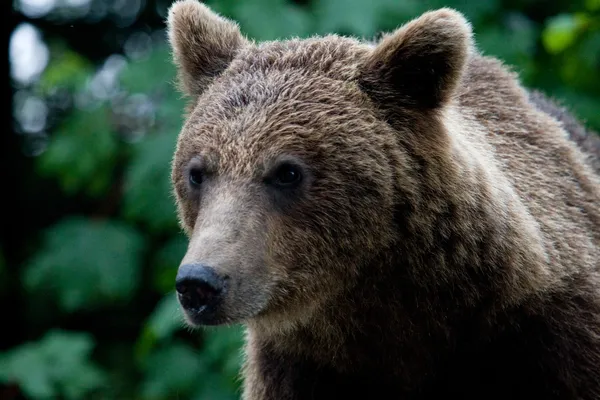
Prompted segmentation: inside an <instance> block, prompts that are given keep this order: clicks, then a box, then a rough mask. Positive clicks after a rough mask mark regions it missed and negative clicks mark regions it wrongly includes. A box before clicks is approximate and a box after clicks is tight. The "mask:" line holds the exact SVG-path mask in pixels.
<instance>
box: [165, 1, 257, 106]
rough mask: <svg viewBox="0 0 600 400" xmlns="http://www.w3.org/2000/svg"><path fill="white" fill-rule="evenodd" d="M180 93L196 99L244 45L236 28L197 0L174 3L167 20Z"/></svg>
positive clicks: (243, 39)
mask: <svg viewBox="0 0 600 400" xmlns="http://www.w3.org/2000/svg"><path fill="white" fill-rule="evenodd" d="M167 31H168V37H169V44H170V46H171V49H172V51H173V60H174V63H175V65H176V66H177V72H178V78H179V79H178V80H179V86H180V90H181V91H182V92H183V93H185V94H187V95H189V96H191V97H193V98H196V97H197V96H199V95H200V94H201V93H202V92H203V91H204V90H205V89H206V86H208V85H209V84H210V82H211V81H212V79H213V78H214V77H216V76H218V75H219V74H220V73H222V72H223V71H224V70H225V69H226V68H227V66H228V65H229V64H230V63H231V61H232V60H233V59H234V57H235V54H236V52H237V51H238V50H239V49H240V48H241V47H242V46H243V45H245V44H246V43H247V41H246V39H245V38H244V37H243V36H242V34H241V33H240V30H239V27H238V25H237V24H236V23H235V22H233V21H230V20H229V19H227V18H224V17H222V16H220V15H218V14H216V13H215V12H213V11H211V10H210V9H209V8H208V7H207V6H205V5H204V4H202V3H200V2H199V1H197V0H177V1H175V2H174V3H173V4H172V5H171V7H170V8H169V14H168V18H167Z"/></svg>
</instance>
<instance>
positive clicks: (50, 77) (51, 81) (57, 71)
mask: <svg viewBox="0 0 600 400" xmlns="http://www.w3.org/2000/svg"><path fill="white" fill-rule="evenodd" d="M50 54H51V55H52V56H51V59H50V62H49V63H48V66H47V67H46V69H45V70H44V73H43V75H42V76H41V78H40V81H39V85H40V89H41V90H42V91H43V92H45V93H47V92H49V91H50V90H51V89H53V88H55V87H59V86H60V87H65V88H69V89H77V88H79V87H81V86H83V84H84V83H85V80H86V79H87V78H88V77H89V76H90V75H91V74H92V73H93V68H92V65H91V63H90V62H89V61H88V60H86V59H85V58H84V57H82V56H81V55H79V54H78V53H76V52H74V51H73V50H71V49H68V48H66V46H65V45H64V44H63V43H51V52H50Z"/></svg>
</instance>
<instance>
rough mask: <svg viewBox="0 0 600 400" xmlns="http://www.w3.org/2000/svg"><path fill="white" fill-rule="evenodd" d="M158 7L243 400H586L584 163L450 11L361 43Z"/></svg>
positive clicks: (202, 235) (199, 219) (596, 186)
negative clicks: (254, 37)
mask: <svg viewBox="0 0 600 400" xmlns="http://www.w3.org/2000/svg"><path fill="white" fill-rule="evenodd" d="M168 24H169V32H170V35H169V37H170V40H171V43H172V44H173V49H174V59H175V62H176V64H177V65H178V68H179V71H180V77H181V78H180V79H181V83H182V89H183V90H184V91H185V93H187V94H188V95H190V96H191V97H192V100H191V103H192V110H193V111H191V113H190V115H189V116H188V119H187V121H186V123H185V126H184V127H183V129H182V133H181V135H180V138H179V141H178V145H177V149H176V153H175V158H174V161H173V175H172V177H173V183H174V188H175V193H176V196H177V204H178V211H179V215H180V218H181V223H182V226H183V228H184V229H185V231H186V232H187V233H188V235H189V236H190V245H189V249H188V252H187V254H186V256H185V258H184V260H183V261H182V263H190V262H194V263H199V262H201V263H203V264H207V265H210V266H212V267H213V268H215V270H217V271H218V272H219V273H220V274H222V275H224V276H227V277H228V278H229V279H230V280H231V284H230V288H233V289H230V290H229V291H228V292H227V295H226V298H225V300H224V302H223V305H222V307H221V309H220V310H219V313H218V314H217V316H216V317H215V319H214V320H213V321H212V322H211V323H218V324H220V323H235V322H244V323H245V324H246V326H247V344H246V355H247V360H246V363H245V366H244V378H245V381H244V382H245V384H244V394H243V397H244V399H246V400H259V399H260V400H266V399H325V398H332V396H334V397H335V398H346V399H348V398H361V399H362V398H379V397H382V396H383V397H386V398H387V397H389V394H388V393H392V394H393V398H403V399H438V398H440V397H442V396H444V397H446V396H458V398H463V399H479V398H487V399H506V398H513V399H531V398H544V399H589V400H591V399H597V398H599V397H600V276H599V274H600V261H599V260H600V179H599V177H598V175H596V174H595V173H594V171H593V169H592V168H591V167H590V166H589V165H588V164H586V161H585V159H586V156H585V155H584V153H582V151H581V150H580V148H579V147H578V145H577V143H575V142H573V141H572V140H570V139H569V135H568V133H567V132H566V131H565V130H564V129H563V127H562V125H561V123H560V122H559V121H558V120H556V119H554V118H553V116H552V114H548V113H547V112H544V109H543V108H540V109H538V108H537V107H536V106H535V105H534V104H533V103H531V102H530V100H529V95H528V93H527V92H526V91H525V90H524V89H522V87H521V86H520V84H519V81H518V79H517V77H516V76H515V75H514V74H513V73H511V72H509V71H508V69H507V68H506V67H504V66H503V65H502V64H501V63H500V62H499V61H497V60H494V59H492V58H488V57H483V56H481V55H479V54H478V52H477V50H476V48H475V46H474V44H473V42H472V39H471V29H470V26H469V24H468V22H467V21H465V19H464V18H463V17H462V15H460V14H459V13H457V12H456V11H453V10H449V9H441V10H437V11H434V12H430V13H426V14H424V15H423V16H422V17H420V18H419V19H416V20H414V21H411V22H409V23H407V24H406V25H404V26H402V27H400V28H399V29H398V30H396V31H395V32H393V33H392V34H390V35H388V36H386V37H385V38H384V39H383V40H382V41H381V42H380V43H378V44H376V45H375V46H372V45H369V44H366V43H362V42H359V41H358V40H355V39H351V38H342V37H338V36H335V35H330V36H326V37H314V38H309V39H304V40H300V39H293V40H287V41H273V42H266V43H259V44H255V43H251V42H250V41H248V40H247V39H245V38H243V37H242V35H241V34H240V33H239V30H238V29H237V27H236V25H235V24H234V23H232V22H230V21H228V20H226V19H224V18H222V17H218V16H216V15H215V14H214V13H212V12H211V11H210V10H208V8H206V7H205V6H202V5H200V4H199V3H197V2H195V1H194V0H184V1H178V2H176V3H175V4H174V5H173V6H172V8H171V10H170V13H169V20H168ZM282 160H287V161H291V162H293V163H295V164H297V165H299V166H301V168H302V171H303V172H304V179H303V181H302V183H301V185H300V186H299V187H298V188H296V189H295V190H294V191H293V192H285V193H284V192H280V191H278V190H276V189H273V188H272V187H269V186H268V185H267V184H266V183H265V182H267V181H268V178H269V177H270V176H271V174H272V173H273V171H274V170H275V169H276V168H277V166H278V165H280V163H281V161H282ZM190 168H193V169H196V170H201V171H202V172H203V176H204V178H203V182H202V186H201V187H200V188H192V187H190V185H189V183H188V174H189V171H190ZM378 396H379V397H378Z"/></svg>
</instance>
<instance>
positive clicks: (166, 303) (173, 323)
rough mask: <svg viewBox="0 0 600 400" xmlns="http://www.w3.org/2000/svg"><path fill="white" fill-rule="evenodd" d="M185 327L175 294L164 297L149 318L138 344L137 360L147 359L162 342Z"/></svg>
mask: <svg viewBox="0 0 600 400" xmlns="http://www.w3.org/2000/svg"><path fill="white" fill-rule="evenodd" d="M183 326H184V320H183V316H182V314H181V310H180V309H179V302H178V301H177V296H176V294H175V292H171V293H169V294H168V295H166V296H165V297H163V298H162V299H161V300H160V301H159V302H158V304H157V305H156V307H155V308H154V311H153V312H152V314H151V315H150V317H148V320H147V321H146V324H145V326H144V329H143V331H142V335H141V336H140V338H139V339H138V342H137V344H136V354H137V358H138V359H140V360H143V359H145V358H146V357H147V356H148V354H149V353H150V351H151V350H152V349H153V348H154V347H155V346H156V345H157V344H158V343H160V342H162V341H165V340H166V339H170V338H171V336H172V335H173V333H175V332H176V331H177V330H179V329H182V328H183Z"/></svg>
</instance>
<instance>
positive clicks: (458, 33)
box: [359, 8, 473, 110]
mask: <svg viewBox="0 0 600 400" xmlns="http://www.w3.org/2000/svg"><path fill="white" fill-rule="evenodd" d="M471 36H472V32H471V26H470V24H469V23H468V22H467V20H466V19H465V18H464V16H463V15H462V14H461V13H459V12H458V11H455V10H452V9H449V8H442V9H439V10H436V11H429V12H426V13H425V14H423V15H421V16H420V17H419V18H416V19H414V20H412V21H410V22H408V23H407V24H405V25H404V26H402V27H400V28H398V29H397V30H396V31H395V32H393V33H392V34H390V35H388V36H386V37H384V39H383V40H381V42H380V43H379V44H377V46H376V47H375V48H374V49H373V52H372V53H371V54H370V56H369V57H368V58H367V60H366V61H365V62H364V64H363V65H362V67H361V71H360V75H359V85H360V87H361V88H362V90H363V91H365V92H366V93H367V94H368V95H369V96H370V97H371V98H372V99H373V100H375V101H376V102H377V103H379V104H380V105H382V106H384V108H393V107H398V106H399V107H403V108H405V109H407V108H408V109H420V110H432V109H436V108H438V107H441V106H443V105H444V104H445V103H446V102H448V101H449V100H450V98H451V97H452V94H453V93H454V90H455V88H456V87H457V86H458V82H459V81H460V78H461V75H462V73H463V70H464V69H465V65H466V61H467V58H468V54H469V52H470V51H471V49H472V46H473V44H472V37H471Z"/></svg>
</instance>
